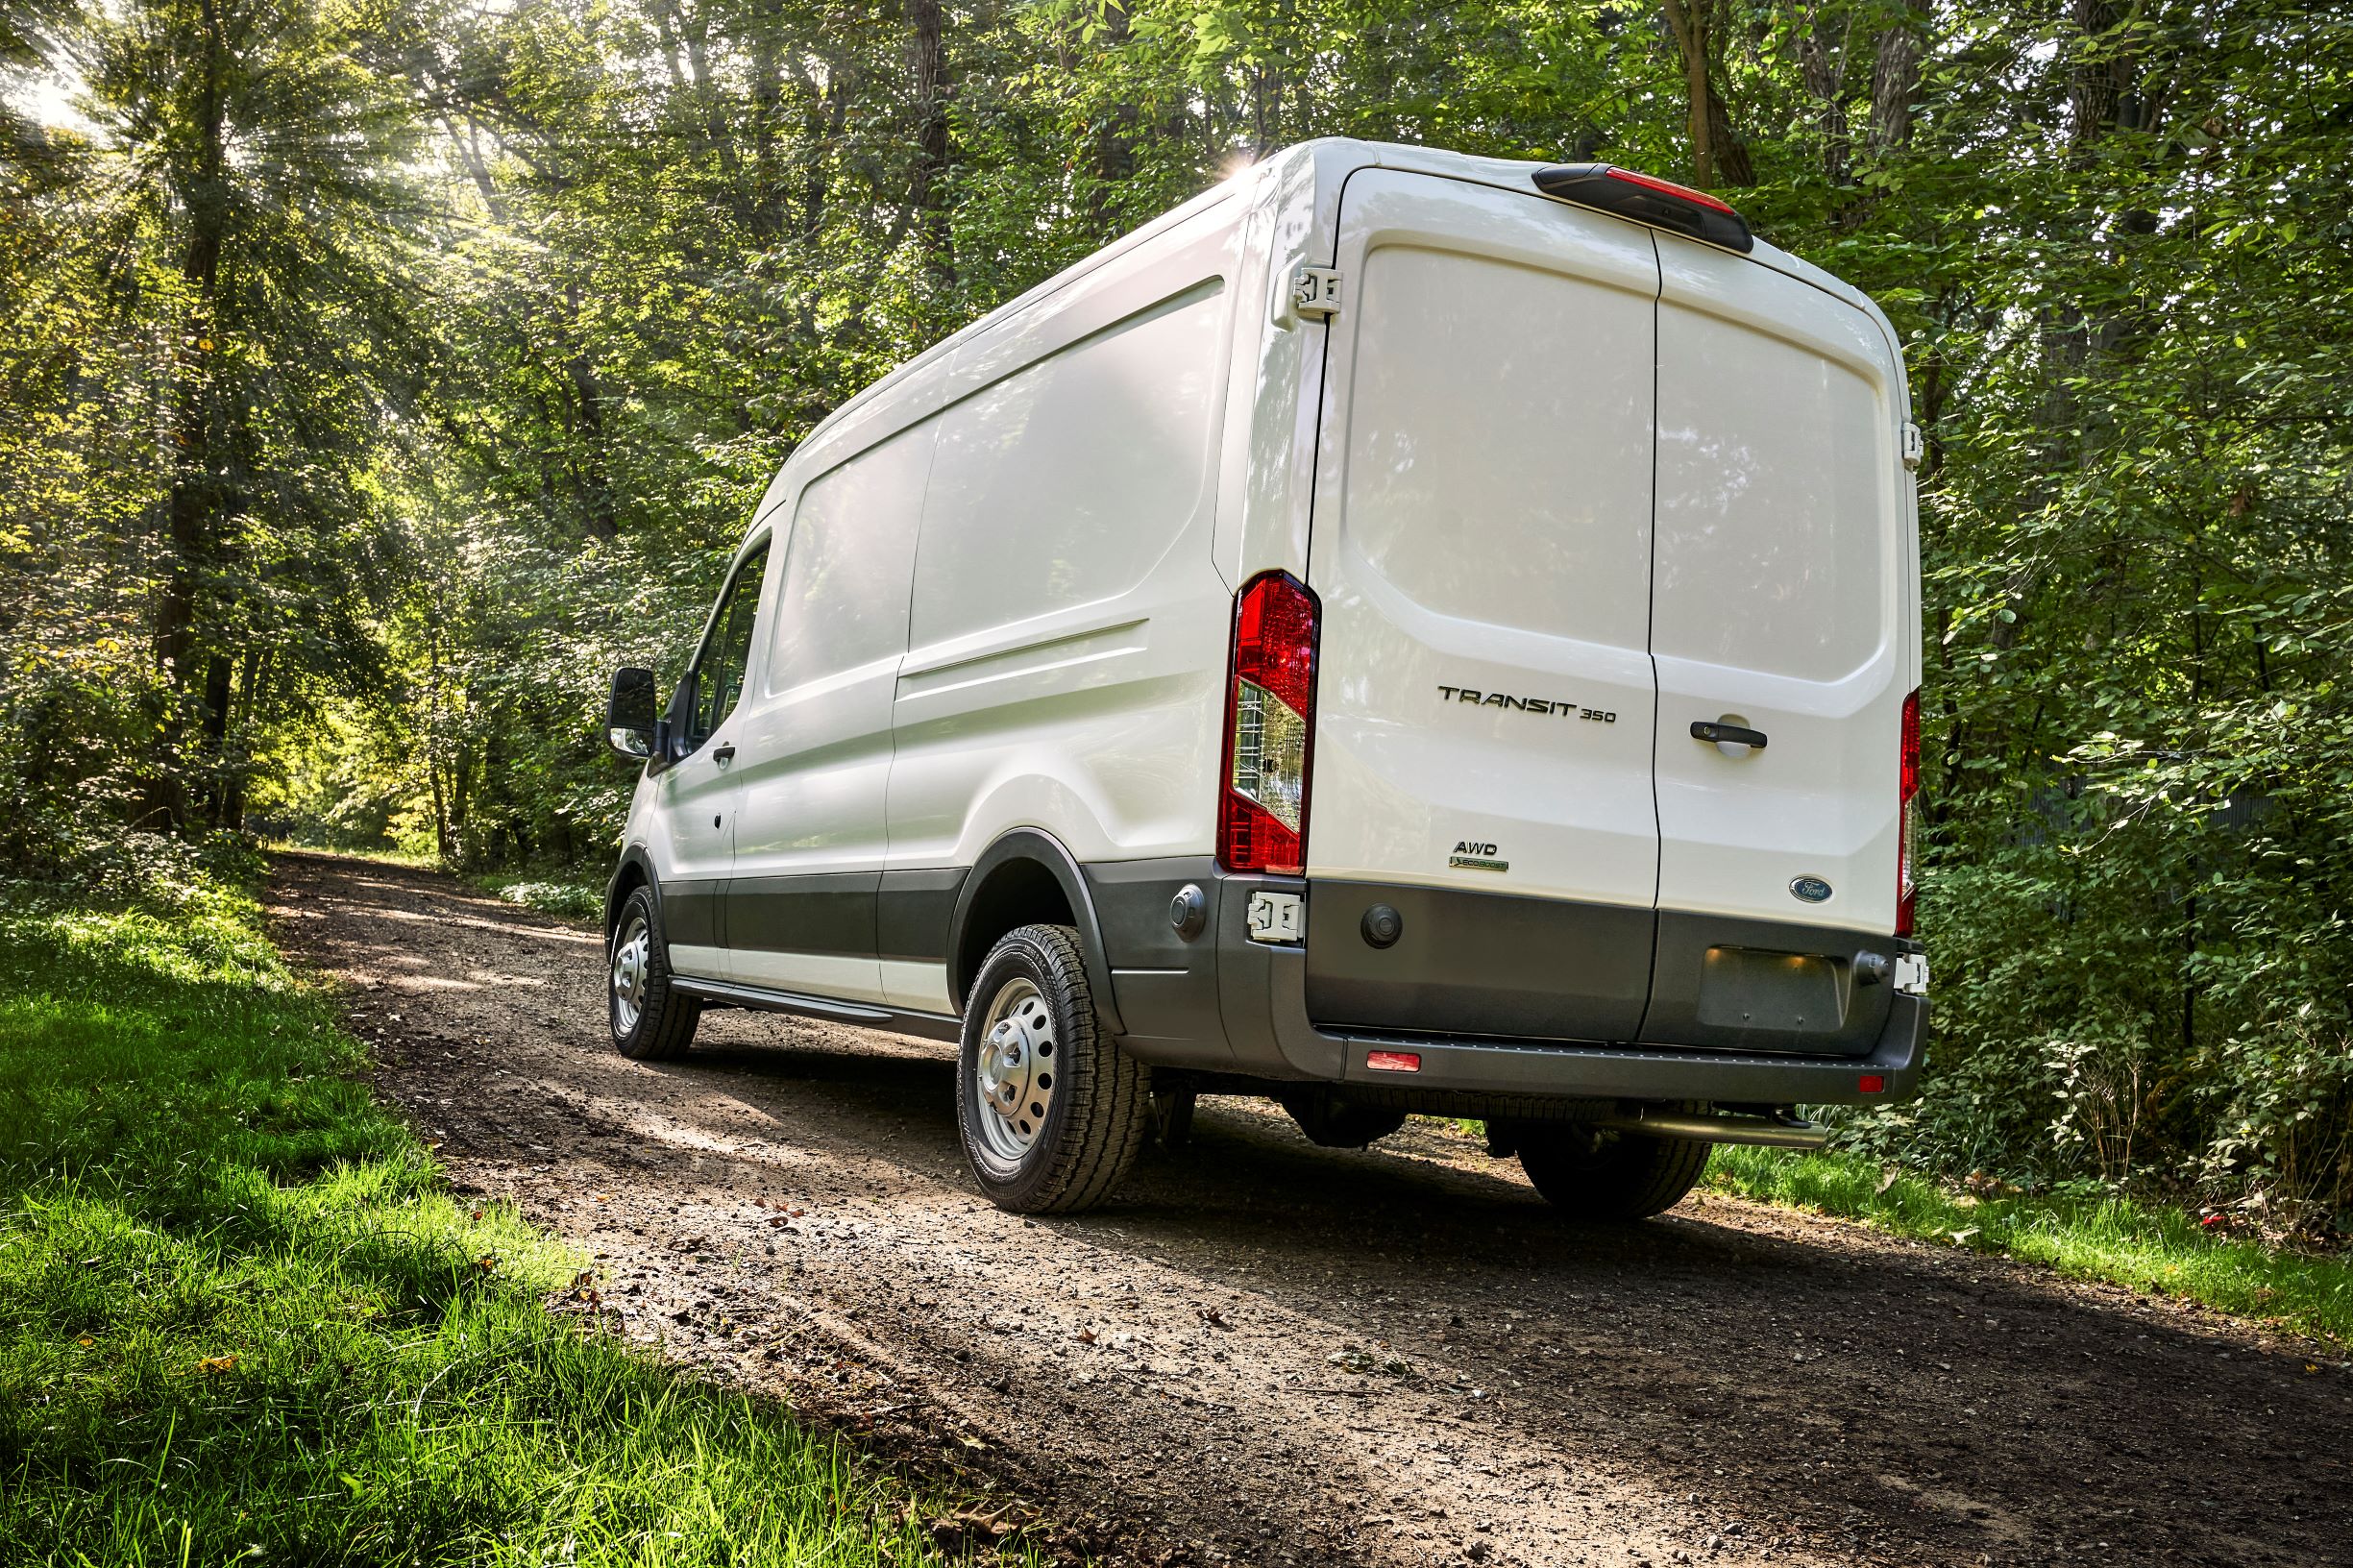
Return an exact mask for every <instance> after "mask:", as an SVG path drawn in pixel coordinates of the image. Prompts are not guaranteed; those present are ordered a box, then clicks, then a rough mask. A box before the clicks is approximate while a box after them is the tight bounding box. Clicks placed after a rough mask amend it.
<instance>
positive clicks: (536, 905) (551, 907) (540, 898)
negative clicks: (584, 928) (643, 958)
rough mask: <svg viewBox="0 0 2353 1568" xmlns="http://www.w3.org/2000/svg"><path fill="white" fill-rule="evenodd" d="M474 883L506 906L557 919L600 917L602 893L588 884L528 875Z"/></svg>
mask: <svg viewBox="0 0 2353 1568" xmlns="http://www.w3.org/2000/svg"><path fill="white" fill-rule="evenodd" d="M477 880H478V883H479V885H480V886H481V887H483V888H484V889H486V890H488V891H489V892H490V893H492V894H496V895H497V896H499V897H501V898H502V899H504V900H505V901H506V902H508V903H510V904H520V905H521V906H522V907H524V908H525V909H533V910H537V911H538V912H539V913H540V914H542V915H553V916H555V917H556V918H557V919H566V920H593V919H598V918H600V917H601V916H602V915H603V914H604V890H603V889H602V888H601V887H597V886H594V885H592V884H590V883H586V882H562V881H551V880H549V879H547V878H545V877H530V876H485V877H480V878H478V879H477Z"/></svg>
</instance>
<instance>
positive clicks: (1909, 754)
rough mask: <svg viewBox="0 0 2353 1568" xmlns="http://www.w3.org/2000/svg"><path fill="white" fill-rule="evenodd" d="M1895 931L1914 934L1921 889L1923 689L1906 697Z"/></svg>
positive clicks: (1899, 774) (1899, 790)
mask: <svg viewBox="0 0 2353 1568" xmlns="http://www.w3.org/2000/svg"><path fill="white" fill-rule="evenodd" d="M1897 778H1898V784H1897V795H1896V800H1897V804H1896V811H1897V823H1896V935H1898V936H1900V937H1908V936H1910V935H1911V934H1912V897H1913V894H1915V893H1917V892H1918V891H1919V883H1918V877H1919V861H1918V859H1917V858H1916V856H1917V852H1918V851H1917V845H1918V843H1919V835H1920V812H1919V809H1918V806H1917V801H1918V800H1919V798H1920V693H1918V692H1914V693H1913V694H1912V695H1911V696H1909V697H1907V698H1904V699H1903V755H1902V759H1901V761H1900V763H1899V765H1898V768H1897Z"/></svg>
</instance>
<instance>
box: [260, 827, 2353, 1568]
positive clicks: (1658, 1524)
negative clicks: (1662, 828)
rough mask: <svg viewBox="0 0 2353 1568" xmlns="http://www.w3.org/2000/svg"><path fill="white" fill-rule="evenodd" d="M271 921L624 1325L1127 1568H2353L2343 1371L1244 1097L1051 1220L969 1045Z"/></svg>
mask: <svg viewBox="0 0 2353 1568" xmlns="http://www.w3.org/2000/svg"><path fill="white" fill-rule="evenodd" d="M270 903H271V911H272V914H273V917H274V918H275V919H276V922H277V925H276V929H277V931H278V933H279V936H280V939H281V941H282V943H283V944H284V945H285V947H286V948H287V950H288V951H289V952H290V953H292V954H294V955H295V956H296V957H298V958H300V959H302V960H305V961H306V962H308V963H310V964H312V965H314V966H316V967H318V968H321V969H324V970H326V971H327V972H329V973H331V974H332V975H334V976H336V977H337V978H338V979H340V980H341V981H342V982H343V983H344V984H345V986H346V987H347V991H346V999H347V1003H348V1008H347V1011H348V1014H349V1016H350V1017H351V1019H352V1021H353V1023H354V1025H355V1027H356V1028H357V1029H358V1030H359V1032H360V1033H361V1034H362V1035H363V1036H364V1037H366V1038H368V1039H369V1040H371V1041H374V1042H375V1044H376V1047H377V1050H378V1053H379V1057H380V1062H381V1069H380V1085H381V1088H382V1090H383V1092H385V1093H386V1094H387V1095H388V1096H390V1097H391V1098H392V1099H393V1100H395V1101H396V1102H397V1103H398V1104H399V1105H400V1106H401V1107H402V1108H403V1109H404V1112H405V1113H406V1115H408V1116H409V1117H410V1118H411V1120H412V1121H413V1122H414V1123H415V1124H416V1125H417V1126H418V1127H419V1128H420V1129H421V1130H422V1131H423V1132H424V1133H425V1134H426V1135H427V1136H428V1137H429V1139H433V1140H435V1141H437V1142H439V1143H440V1145H441V1149H440V1154H441V1158H442V1159H443V1160H444V1161H445V1162H446V1163H447V1164H448V1165H449V1168H450V1171H451V1174H452V1178H453V1181H455V1182H457V1183H458V1184H460V1185H461V1186H462V1187H463V1188H466V1189H468V1190H474V1191H480V1192H485V1193H492V1194H496V1195H499V1196H502V1197H511V1198H512V1199H513V1200H514V1201H515V1202H516V1203H517V1204H519V1205H520V1206H521V1207H522V1209H523V1210H524V1212H525V1213H527V1214H528V1215H530V1216H531V1217H532V1218H533V1219H535V1220H537V1221H539V1222H541V1223H543V1224H546V1225H548V1226H550V1227H551V1228H553V1229H555V1230H557V1231H560V1232H561V1233H563V1234H564V1235H566V1236H567V1237H571V1238H572V1239H573V1240H574V1241H576V1243H577V1244H578V1245H580V1246H581V1247H582V1248H584V1249H586V1250H588V1251H590V1252H593V1253H594V1254H595V1255H596V1258H597V1260H598V1269H599V1272H600V1286H601V1290H602V1292H603V1294H604V1296H605V1299H606V1300H607V1301H608V1302H609V1303H613V1304H617V1305H618V1306H619V1307H620V1308H621V1309H622V1310H623V1311H624V1312H625V1314H626V1315H625V1316H621V1317H619V1318H618V1321H619V1322H620V1323H621V1324H623V1325H624V1328H623V1332H625V1333H626V1334H628V1335H631V1336H633V1337H636V1338H639V1339H641V1340H646V1341H649V1342H653V1343H658V1345H659V1346H660V1348H661V1349H662V1351H663V1352H664V1353H665V1354H666V1355H669V1356H672V1357H674V1358H675V1359H678V1360H683V1361H686V1362H688V1363H691V1364H695V1365H699V1366H700V1367H703V1368H705V1369H707V1370H708V1371H710V1372H711V1373H712V1374H714V1375H717V1376H722V1377H726V1378H730V1379H735V1380H740V1381H741V1382H743V1383H745V1384H748V1385H751V1386H755V1387H761V1388H766V1389H770V1390H772V1391H774V1392H777V1393H779V1394H781V1395H783V1396H784V1397H786V1398H788V1399H791V1400H793V1401H794V1402H796V1403H797V1404H798V1405H799V1406H801V1407H802V1408H803V1409H809V1410H812V1411H814V1412H815V1413H817V1414H819V1415H820V1416H821V1417H823V1418H825V1419H827V1420H830V1421H833V1422H836V1423H838V1424H841V1425H843V1426H845V1427H847V1428H849V1429H850V1430H853V1431H855V1432H859V1433H869V1434H872V1435H873V1436H875V1437H876V1438H877V1439H878V1440H880V1441H881V1442H882V1443H883V1444H884V1445H885V1446H886V1447H895V1449H897V1450H898V1451H901V1452H918V1453H927V1454H929V1455H930V1456H931V1457H932V1458H934V1459H935V1461H938V1460H945V1461H948V1462H955V1463H959V1464H966V1465H970V1466H973V1467H976V1468H978V1469H980V1470H983V1471H985V1472H988V1473H992V1474H993V1475H995V1476H998V1477H1000V1478H1004V1479H1005V1480H1006V1481H1008V1482H1011V1483H1013V1484H1016V1485H1017V1486H1018V1487H1019V1488H1020V1489H1021V1490H1022V1491H1023V1492H1025V1493H1027V1494H1028V1495H1030V1496H1033V1497H1036V1498H1042V1499H1043V1500H1044V1502H1045V1506H1046V1507H1047V1509H1048V1511H1049V1513H1050V1514H1051V1515H1052V1516H1053V1518H1055V1519H1056V1520H1058V1521H1060V1522H1062V1523H1063V1524H1065V1525H1066V1526H1070V1527H1073V1528H1074V1529H1075V1530H1076V1531H1078V1535H1079V1538H1082V1539H1085V1540H1088V1541H1091V1542H1092V1543H1093V1544H1094V1545H1095V1546H1096V1547H1097V1549H1098V1550H1104V1551H1106V1553H1107V1555H1108V1556H1111V1557H1112V1558H1114V1559H1115V1560H1127V1561H1139V1562H1155V1563H1157V1562H1198V1563H1216V1562H1228V1561H1231V1562H1265V1563H1359V1562H1360V1563H1370V1564H1432V1563H1458V1562H1468V1563H1478V1564H1498V1565H1501V1564H1547V1565H1549V1564H1572V1563H1576V1564H1584V1563H1591V1564H1668V1563H1682V1562H1702V1563H1720V1564H1747V1563H1802V1564H1815V1563H1821V1564H1827V1563H1851V1562H1875V1563H1876V1562H1884V1563H1901V1564H1911V1563H1934V1564H1947V1563H1952V1564H1975V1563H2002V1564H2008V1563H2044V1562H2047V1563H2077V1562H2080V1563H2093V1562H2101V1563H2104V1562H2110V1561H2115V1562H2133V1563H2148V1562H2183V1563H2216V1564H2243V1563H2244V1564H2255V1563H2293V1564H2308V1563H2309V1564H2320V1563H2353V1377H2348V1376H2347V1375H2346V1373H2345V1372H2344V1371H2343V1370H2342V1368H2341V1352H2334V1353H2329V1354H2328V1355H2327V1356H2325V1357H2323V1356H2322V1355H2321V1354H2320V1353H2319V1352H2317V1351H2316V1348H2315V1347H2312V1346H2309V1345H2306V1344H2303V1343H2301V1342H2299V1341H2296V1340H2292V1339H2290V1338H2286V1337H2280V1336H2272V1335H2265V1334H2263V1333H2261V1332H2260V1331H2256V1330H2251V1329H2249V1328H2247V1327H2246V1326H2243V1325H2239V1324H2235V1323H2230V1322H2227V1321H2224V1320H2221V1319H2218V1318H2216V1317H2213V1316H2212V1315H2210V1314H2205V1313H2202V1312H2197V1311H2190V1310H2185V1309H2182V1308H2179V1307H2177V1306H2174V1305H2171V1304H2161V1303H2156V1302H2152V1301H2148V1300H2145V1299H2142V1298H2138V1297H2135V1296H2133V1295H2131V1294H2129V1293H2127V1292H2123V1291H2119V1290H2112V1289H2105V1288H2100V1287H2087V1286H2073V1285H2070V1284H2067V1283H2064V1282H2060V1281H2056V1280H2053V1279H2050V1278H2048V1277H2046V1276H2043V1275H2041V1274H2039V1273H2037V1272H2036V1271H2032V1270H2029V1269H2026V1268H2023V1267H2021V1266H2018V1265H2013V1264H2009V1263H2005V1262H2000V1261H1998V1260H1989V1259H1982V1258H1978V1257H1976V1256H1974V1255H1972V1254H1961V1253H1954V1252H1951V1251H1949V1250H1945V1249H1936V1248H1929V1247H1925V1246H1922V1245H1919V1244H1916V1243H1908V1242H1902V1241H1898V1240H1894V1239H1890V1238H1887V1237H1879V1236H1876V1235H1874V1234H1872V1233H1870V1232H1867V1231H1864V1230H1862V1229H1860V1228H1858V1227H1853V1226H1849V1225H1844V1224H1838V1223H1834V1222H1829V1221H1818V1220H1811V1219H1807V1218H1804V1217H1802V1216H1797V1215H1791V1214H1788V1213H1781V1212H1778V1211H1774V1210H1769V1209H1764V1208H1761V1207H1757V1206H1752V1205H1749V1204H1743V1203H1738V1202H1733V1201H1729V1200H1726V1199H1722V1198H1715V1197H1706V1198H1695V1199H1691V1200H1687V1201H1686V1202H1685V1203H1684V1204H1683V1206H1682V1207H1680V1208H1679V1209H1678V1210H1676V1211H1675V1212H1674V1213H1671V1214H1670V1215H1667V1216H1665V1217H1663V1218H1661V1219H1659V1220H1656V1221H1654V1222H1652V1223H1650V1224H1648V1225H1644V1226H1639V1227H1634V1228H1631V1229H1630V1230H1626V1231H1616V1232H1611V1231H1583V1230H1578V1229H1574V1228H1571V1227H1567V1226H1564V1225H1562V1224H1560V1223H1559V1222H1557V1221H1556V1219H1555V1218H1554V1217H1553V1216H1552V1214H1551V1213H1550V1212H1549V1211H1548V1210H1547V1209H1546V1208H1545V1207H1544V1206H1543V1205H1542V1204H1541V1202H1540V1201H1539V1200H1537V1199H1536V1198H1535V1196H1534V1194H1533V1193H1532V1191H1530V1189H1529V1188H1528V1187H1527V1186H1526V1184H1525V1183H1524V1182H1523V1181H1522V1180H1521V1179H1520V1178H1519V1175H1518V1171H1517V1167H1516V1166H1515V1165H1510V1164H1498V1163H1494V1162H1490V1161H1488V1160H1486V1159H1485V1157H1484V1156H1483V1154H1482V1153H1481V1152H1480V1151H1479V1150H1478V1149H1477V1148H1476V1147H1475V1146H1474V1145H1472V1144H1470V1143H1468V1142H1466V1141H1464V1140H1462V1139H1455V1138H1452V1137H1448V1136H1446V1135H1444V1134H1442V1133H1438V1132H1434V1131H1430V1130H1424V1129H1420V1128H1409V1130H1408V1131H1407V1132H1405V1133H1402V1134H1400V1135H1398V1136H1396V1137H1394V1138H1391V1139H1385V1140H1384V1141H1383V1143H1382V1144H1381V1145H1379V1146H1378V1147H1377V1148H1375V1149H1373V1150H1370V1151H1366V1152H1363V1153H1340V1152H1335V1151H1330V1150H1322V1149H1316V1148H1313V1147H1312V1146H1311V1145H1309V1144H1308V1143H1307V1142H1306V1141H1305V1140H1304V1139H1301V1138H1300V1137H1299V1136H1298V1135H1297V1134H1296V1133H1295V1132H1293V1131H1292V1130H1291V1129H1290V1127H1289V1125H1288V1123H1287V1121H1285V1120H1283V1119H1282V1118H1281V1117H1280V1116H1279V1115H1275V1114H1272V1113H1268V1112H1264V1111H1262V1110H1261V1109H1259V1108H1257V1107H1255V1106H1252V1105H1250V1104H1249V1103H1247V1102H1240V1101H1231V1100H1212V1101H1205V1102H1204V1104H1203V1110H1202V1115H1201V1116H1200V1118H1199V1121H1198V1124H1197V1130H1196V1139H1195V1143H1194V1145H1193V1147H1192V1148H1190V1149H1189V1150H1188V1151H1187V1152H1186V1153H1184V1154H1183V1155H1181V1156H1177V1157H1174V1158H1170V1157H1164V1156H1154V1157H1147V1160H1146V1162H1145V1164H1143V1165H1142V1166H1140V1168H1139V1170H1138V1172H1137V1174H1136V1176H1135V1177H1134V1178H1133V1179H1132V1180H1131V1182H1130V1184H1129V1185H1128V1187H1127V1188H1124V1189H1123V1190H1122V1192H1121V1194H1120V1195H1119V1196H1118V1197H1117V1198H1115V1200H1114V1202H1113V1203H1112V1204H1111V1205H1110V1206H1108V1207H1106V1208H1105V1209H1103V1210H1101V1211H1098V1212H1097V1213H1091V1214H1086V1215H1080V1216H1075V1217H1068V1218H1053V1219H1039V1220H1026V1219H1022V1218H1019V1217H1017V1216H1014V1215H1009V1214H1004V1213H998V1212H997V1211H996V1210H994V1209H993V1208H991V1207H990V1206H989V1205H988V1204H986V1203H985V1202H984V1201H983V1200H982V1199H981V1198H980V1197H979V1195H978V1194H977V1192H976V1191H975V1190H974V1188H972V1186H971V1184H970V1182H969V1181H968V1178H967V1176H966V1174H965V1172H964V1168H963V1164H962V1159H961V1156H960V1155H959V1153H958V1150H957V1147H956V1139H955V1129H954V1125H953V1114H952V1105H951V1099H950V1091H951V1087H952V1081H953V1061H952V1057H951V1055H950V1053H949V1050H948V1048H947V1047H944V1046H940V1045H936V1044H933V1043H929V1042H922V1041H903V1040H899V1039H896V1038H895V1037H891V1036H885V1035H878V1034H873V1033H870V1032H867V1031H861V1030H855V1029H848V1028H843V1027H838V1026H833V1025H827V1024H819V1023H807V1022H801V1021H798V1020H787V1019H782V1018H776V1017H762V1016H757V1015H749V1014H743V1013H714V1014H710V1015H706V1017H705V1018H704V1021H703V1026H702V1031H701V1033H700V1035H699V1042H698V1044H697V1046H696V1048H695V1050H694V1052H693V1053H692V1054H691V1055H690V1056H689V1057H688V1058H687V1059H685V1060H683V1061H680V1062H677V1063H671V1064H639V1063H632V1062H629V1061H626V1060H625V1059H624V1058H622V1057H621V1056H620V1055H619V1054H617V1053H616V1052H614V1051H613V1050H612V1049H611V1048H610V1047H609V1045H608V1044H607V1043H606V1041H605V1037H604V1029H603V1017H604V1011H603V998H602V985H603V970H602V961H601V943H600V941H599V939H598V936H597V934H596V933H595V932H593V931H587V930H582V929H580V928H577V927H575V926H570V925H566V924H563V923H561V922H557V921H552V920H549V919H543V918H540V917H536V916H533V915H530V914H527V913H525V912H521V911H517V910H513V909H510V908H508V907H507V906H504V905H502V904H500V903H498V902H497V901H495V900H493V899H490V898H488V897H486V896H483V895H481V894H477V893H475V892H473V891H471V890H469V889H467V888H465V887H464V886H463V885H461V884H459V883H457V882H455V881H454V880H453V879H451V878H447V877H442V876H438V875H434V874H431V873H428V872H422V871H415V870H405V869H401V868H396V867H390V866H385V865H382V864H379V863H374V862H366V861H355V860H345V859H336V858H331V857H324V856H308V855H287V856H284V857H282V859H281V860H280V861H279V863H278V865H277V869H276V872H275V875H274V878H273V881H272V883H271V889H270ZM2314 1363H2317V1364H2319V1365H2320V1367H2321V1370H2320V1371H2318V1372H2316V1373H2308V1372H2307V1371H2306V1370H2305V1368H2306V1366H2307V1365H2310V1364H2314Z"/></svg>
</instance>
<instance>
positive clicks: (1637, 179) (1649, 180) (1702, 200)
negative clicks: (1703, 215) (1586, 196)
mask: <svg viewBox="0 0 2353 1568" xmlns="http://www.w3.org/2000/svg"><path fill="white" fill-rule="evenodd" d="M1604 178H1605V179H1610V180H1623V181H1625V182H1626V183H1627V184H1630V185H1640V186H1641V187H1642V188H1643V189H1645V190H1654V191H1656V192H1658V193H1659V194H1660V195H1661V196H1679V197H1680V198H1682V199H1683V200H1684V201H1686V202H1697V203H1699V204H1700V205H1701V206H1702V207H1712V208H1715V209H1716V210H1717V211H1719V212H1721V213H1723V214H1724V215H1725V216H1726V217H1729V218H1736V217H1738V216H1740V214H1739V213H1737V212H1735V211H1733V210H1732V207H1731V204H1730V203H1729V202H1724V201H1719V200H1718V199H1717V198H1715V197H1713V196H1710V195H1709V194H1707V192H1705V191H1703V190H1694V189H1692V188H1691V187H1690V186H1689V185H1679V184H1676V183H1675V182H1674V181H1672V180H1661V179H1659V178H1658V177H1657V176H1656V175H1650V174H1636V173H1635V172H1634V171H1633V170H1631V169H1620V168H1614V167H1613V168H1611V169H1609V170H1607V171H1605V176H1604Z"/></svg>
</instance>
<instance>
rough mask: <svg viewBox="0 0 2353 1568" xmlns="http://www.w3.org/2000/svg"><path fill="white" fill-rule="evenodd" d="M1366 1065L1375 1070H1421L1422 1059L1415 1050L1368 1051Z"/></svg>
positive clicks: (1365, 1059)
mask: <svg viewBox="0 0 2353 1568" xmlns="http://www.w3.org/2000/svg"><path fill="white" fill-rule="evenodd" d="M1364 1065H1365V1066H1368V1067H1370V1068H1372V1069H1373V1071H1375V1072H1419V1071H1421V1070H1422V1059H1421V1056H1420V1054H1419V1053H1417V1052H1414V1051H1367V1052H1366V1053H1365V1054H1364Z"/></svg>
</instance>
